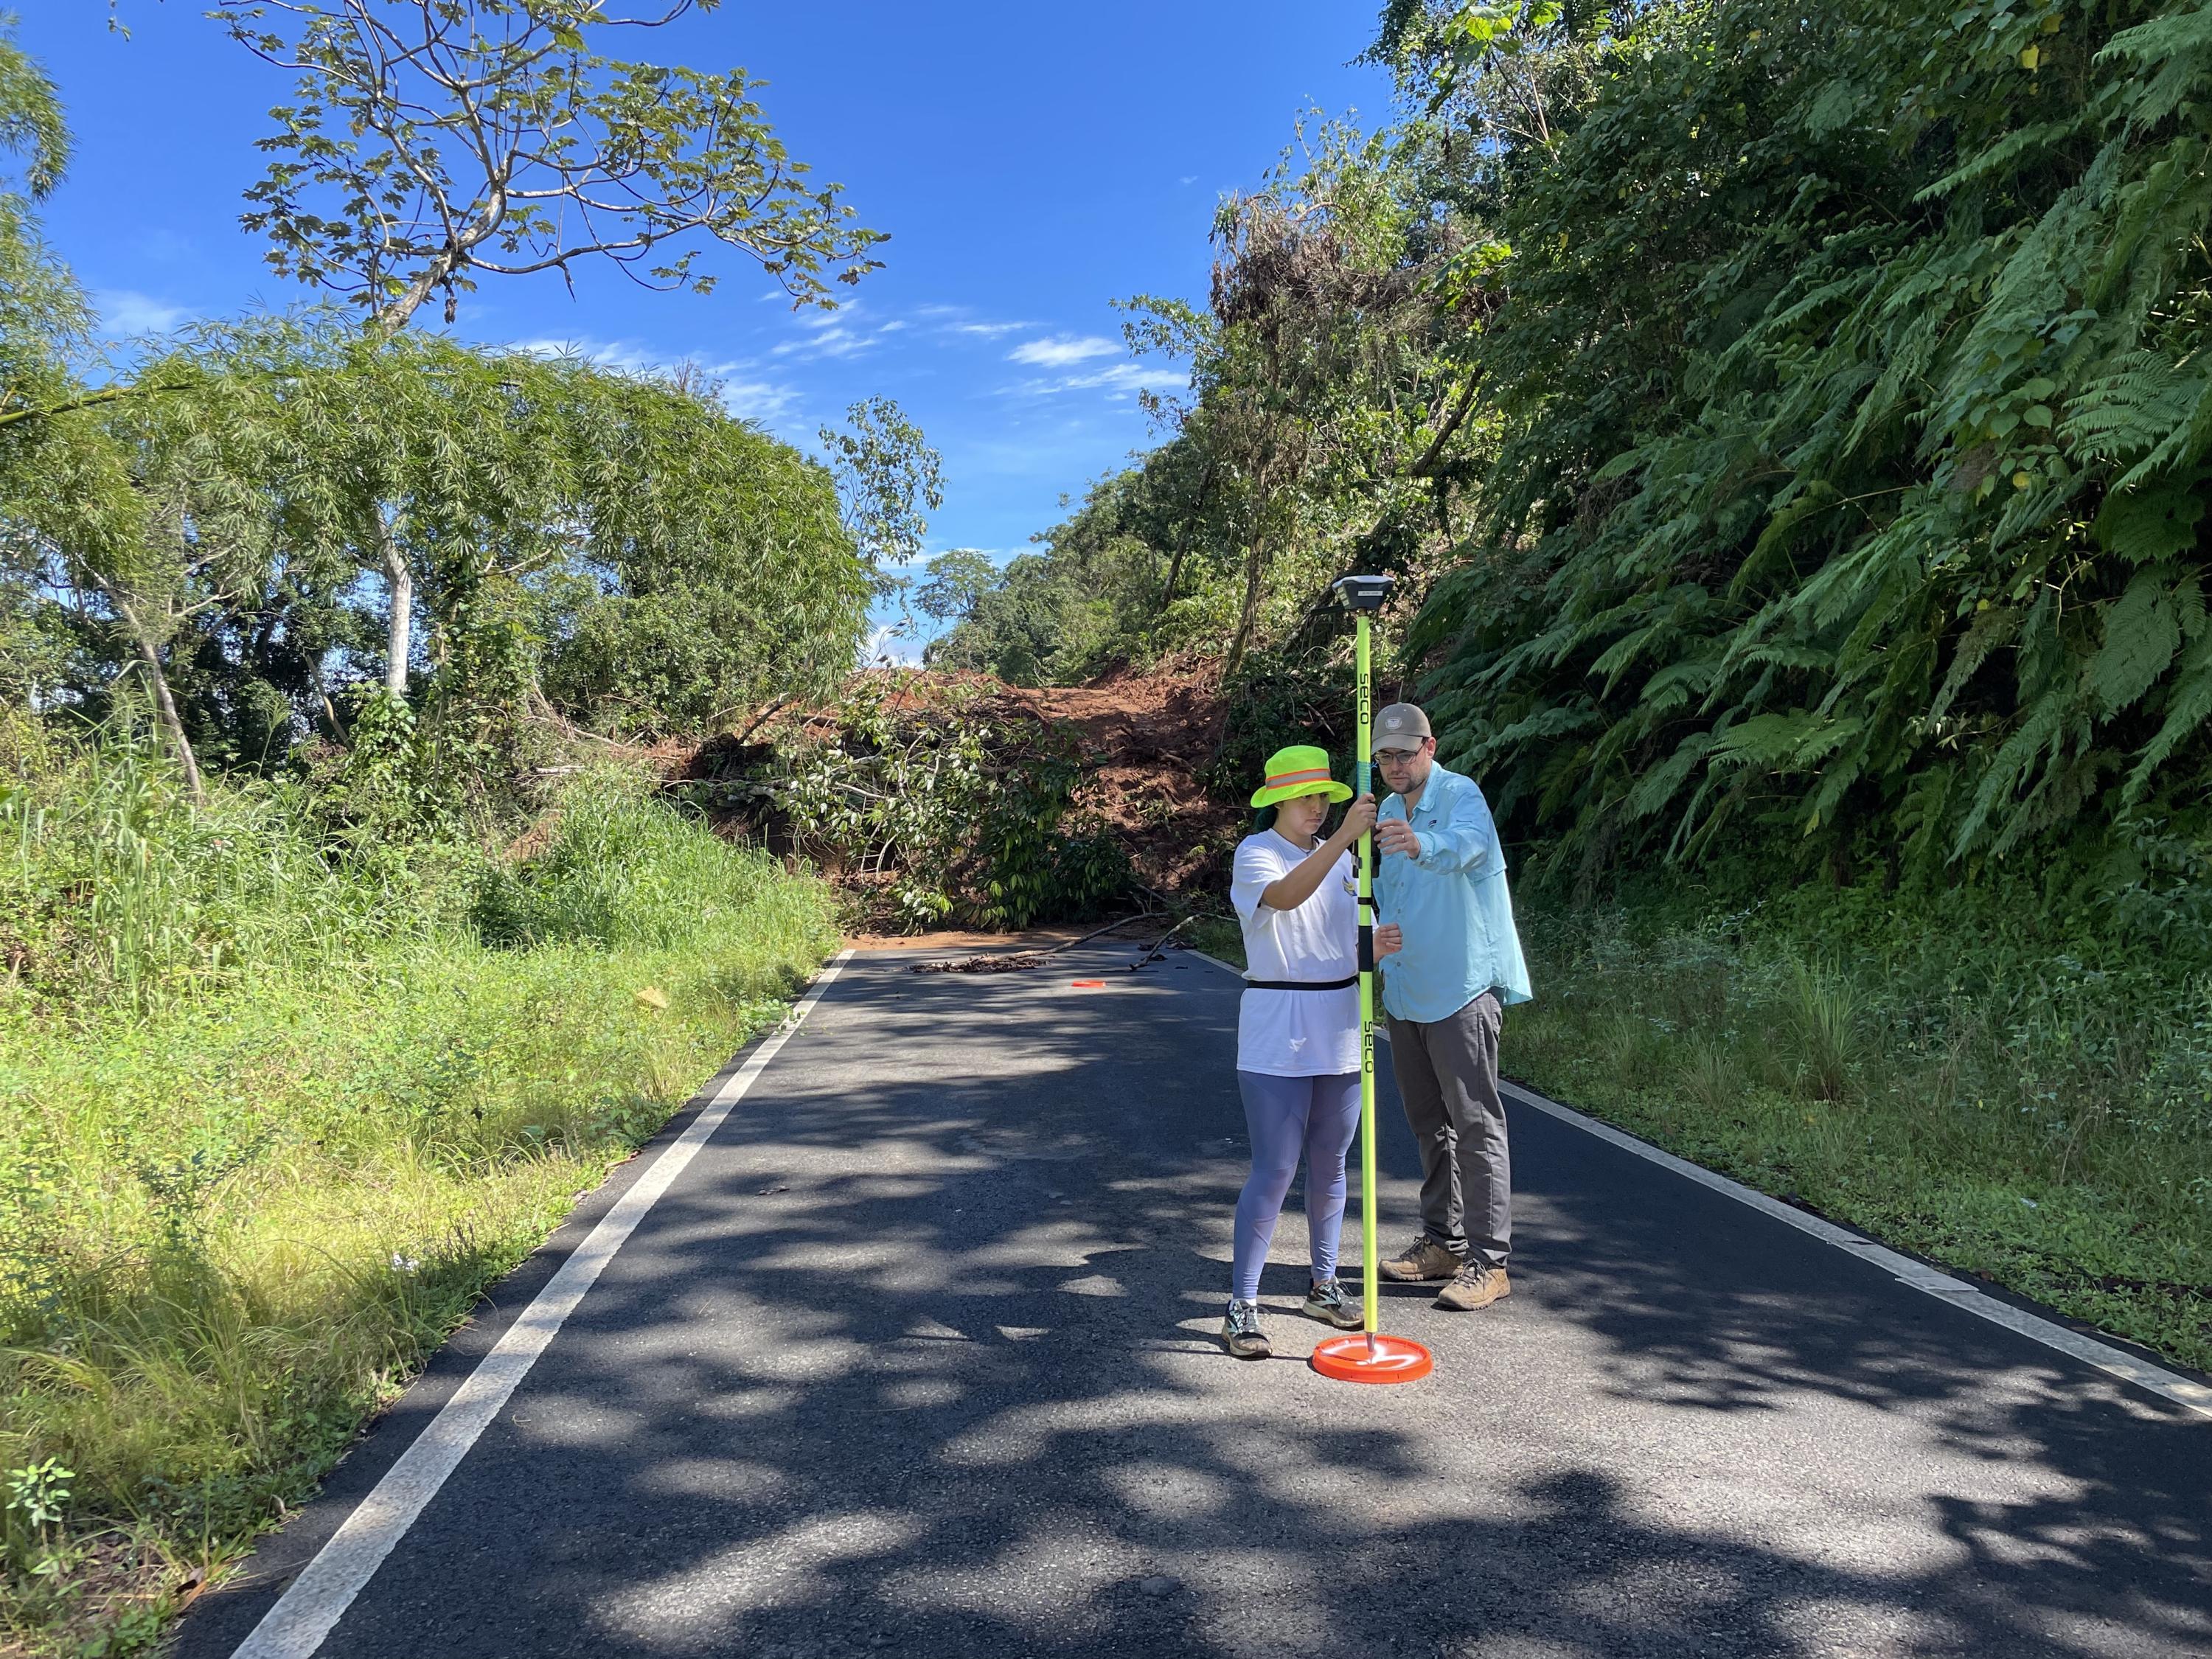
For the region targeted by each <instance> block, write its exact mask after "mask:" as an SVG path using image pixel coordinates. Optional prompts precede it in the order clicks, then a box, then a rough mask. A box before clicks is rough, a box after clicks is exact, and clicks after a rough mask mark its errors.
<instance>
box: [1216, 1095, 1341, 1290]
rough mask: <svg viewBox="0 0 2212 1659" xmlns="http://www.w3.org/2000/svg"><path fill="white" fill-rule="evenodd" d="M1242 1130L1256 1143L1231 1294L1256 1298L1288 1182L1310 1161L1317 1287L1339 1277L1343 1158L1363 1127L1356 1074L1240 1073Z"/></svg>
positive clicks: (1310, 1227) (1309, 1222)
mask: <svg viewBox="0 0 2212 1659" xmlns="http://www.w3.org/2000/svg"><path fill="white" fill-rule="evenodd" d="M1237 1091H1238V1092H1239V1093H1241V1094H1242V1095H1243V1097H1244V1124H1245V1127H1246V1128H1247V1129H1248V1130H1249V1132H1250V1135H1251V1140H1252V1173H1251V1174H1250V1175H1249V1176H1246V1177H1245V1181H1244V1190H1243V1194H1240V1195H1239V1196H1238V1198H1237V1256H1236V1263H1237V1265H1236V1273H1235V1280H1234V1287H1233V1288H1232V1289H1231V1291H1230V1294H1231V1296H1233V1297H1236V1299H1237V1301H1239V1302H1253V1301H1257V1300H1258V1299H1259V1295H1260V1269H1261V1267H1264V1266H1265V1265H1266V1264H1267V1245H1268V1243H1269V1241H1270V1240H1272V1239H1273V1237H1274V1236H1275V1218H1276V1217H1277V1216H1278V1215H1279V1214H1281V1213H1282V1209H1283V1200H1284V1199H1285V1198H1286V1197H1288V1196H1289V1195H1290V1191H1291V1177H1292V1176H1295V1175H1297V1172H1298V1157H1299V1154H1300V1153H1301V1152H1303V1153H1304V1156H1305V1160H1306V1234H1307V1237H1310V1239H1311V1240H1312V1241H1313V1276H1314V1278H1315V1279H1316V1281H1318V1280H1321V1279H1332V1278H1334V1277H1335V1274H1336V1240H1337V1235H1338V1234H1339V1233H1340V1232H1341V1231H1343V1228H1344V1154H1345V1152H1346V1148H1348V1147H1349V1146H1351V1145H1352V1135H1353V1134H1354V1133H1357V1131H1358V1128H1359V1073H1357V1072H1345V1073H1340V1075H1338V1076H1334V1077H1270V1076H1268V1075H1267V1073H1264V1072H1239V1073H1237Z"/></svg>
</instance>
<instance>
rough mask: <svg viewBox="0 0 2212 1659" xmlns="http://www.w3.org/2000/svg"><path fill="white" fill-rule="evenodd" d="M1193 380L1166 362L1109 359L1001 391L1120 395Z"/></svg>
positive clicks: (1163, 389) (1010, 395)
mask: <svg viewBox="0 0 2212 1659" xmlns="http://www.w3.org/2000/svg"><path fill="white" fill-rule="evenodd" d="M1189 380H1190V376H1189V374H1187V373H1186V372H1185V371H1183V370H1182V369H1179V368H1171V367H1170V366H1168V365H1166V364H1164V363H1162V364H1152V363H1109V364H1108V365H1107V366H1106V367H1105V368H1094V369H1090V370H1087V371H1085V373H1083V374H1062V375H1060V376H1059V377H1058V378H1057V379H1054V380H1023V381H1021V382H1019V383H1018V384H1016V385H1014V386H1001V387H1000V388H999V395H1000V397H1002V398H1049V397H1053V396H1055V395H1057V394H1058V393H1060V392H1110V393H1112V394H1114V395H1115V396H1117V397H1118V396H1121V395H1122V394H1124V393H1127V392H1135V391H1138V390H1139V389H1149V390H1152V391H1155V392H1171V391H1175V390H1176V389H1178V388H1180V387H1182V386H1186V385H1188V383H1189Z"/></svg>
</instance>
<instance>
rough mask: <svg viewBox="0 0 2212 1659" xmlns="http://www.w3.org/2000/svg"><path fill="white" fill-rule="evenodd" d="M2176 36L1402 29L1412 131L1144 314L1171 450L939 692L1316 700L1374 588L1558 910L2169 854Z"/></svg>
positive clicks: (2182, 351) (2196, 480)
mask: <svg viewBox="0 0 2212 1659" xmlns="http://www.w3.org/2000/svg"><path fill="white" fill-rule="evenodd" d="M2208 41H2212V35H2209V34H2208V33H2206V31H2205V28H2204V25H2203V13H2202V12H2201V10H2199V9H2191V8H2189V7H2186V6H2182V5H2171V4H2169V5H2159V4H2155V3H2148V0H2137V3H2134V4H2124V5H2119V6H2115V7H2107V8H2104V9H2098V10H2093V11H2088V12H2082V11H2078V10H2075V9H2069V8H2066V7H2063V6H2061V5H2057V4H2055V3H2049V0H1972V3H1966V4H1962V5H1960V6H1959V7H1957V8H1955V9H1951V10H1949V11H1947V12H1944V13H1942V14H1941V15H1932V14H1930V13H1929V11H1928V10H1927V9H1925V8H1923V7H1920V6H1916V5H1910V4H1906V3H1903V0H1853V3H1848V4H1845V5H1844V6H1841V7H1832V8H1828V9H1824V10H1822V11H1821V12H1820V14H1819V15H1817V16H1814V15H1806V14H1803V13H1802V12H1799V11H1793V10H1790V9H1787V8H1779V9H1778V8H1776V7H1774V6H1771V5H1767V4H1762V3H1751V4H1747V5H1737V6H1731V7H1728V8H1720V7H1716V6H1712V5H1710V4H1706V3H1702V0H1669V3H1664V4H1655V5H1650V6H1644V7H1633V6H1628V7H1622V8H1619V9H1613V10H1610V11H1604V10H1588V9H1573V8H1570V9H1567V10H1565V11H1561V10H1560V9H1559V8H1557V7H1555V6H1552V5H1548V4H1531V5H1528V6H1521V5H1516V4H1508V5H1492V4H1486V3H1465V0H1430V3H1421V0H1400V3H1395V4H1394V5H1392V6H1391V7H1390V8H1389V9H1388V11H1387V12H1386V14H1385V17H1384V26H1383V35H1382V39H1381V41H1380V42H1379V44H1378V46H1377V48H1376V54H1377V56H1378V57H1379V58H1382V59H1383V60H1384V61H1386V62H1387V63H1389V64H1391V65H1392V66H1393V67H1394V69H1395V70H1396V71H1397V73H1398V75H1399V77H1400V85H1401V90H1402V91H1403V93H1404V94H1405V103H1404V110H1403V113H1402V117H1401V121H1400V122H1399V124H1398V125H1396V126H1395V127H1393V128H1391V129H1390V130H1389V131H1387V132H1385V133H1383V134H1382V135H1379V136H1377V137H1374V138H1372V139H1366V140H1362V139H1359V138H1358V137H1357V136H1356V135H1352V134H1349V133H1346V132H1342V131H1334V130H1331V131H1326V132H1324V133H1322V134H1321V135H1320V137H1318V139H1317V140H1316V142H1315V143H1313V144H1312V145H1311V146H1310V148H1309V149H1307V151H1306V152H1305V153H1304V155H1300V156H1298V157H1296V158H1294V161H1293V162H1292V163H1291V164H1289V165H1286V167H1285V168H1284V169H1283V170H1282V172H1280V173H1279V174H1278V176H1277V177H1276V178H1275V179H1274V180H1273V182H1272V183H1271V184H1270V185H1269V186H1268V187H1267V189H1266V190H1265V191H1262V192H1261V193H1260V194H1259V195H1257V196H1255V197H1248V198H1243V199H1239V200H1235V201H1231V203H1229V204H1226V206H1225V209H1224V210H1223V214H1222V216H1221V219H1220V222H1219V224H1218V231H1217V237H1216V242H1217V246H1218V250H1219V254H1218V263H1217V265H1216V270H1215V279H1214V286H1213V292H1212V303H1211V307H1210V308H1209V309H1208V310H1206V311H1204V312H1200V311H1198V310H1196V309H1194V308H1193V307H1187V306H1181V305H1177V304H1175V303H1173V302H1166V301H1143V302H1139V307H1138V320H1137V321H1136V322H1134V323H1133V325H1132V329H1131V334H1132V339H1133V343H1136V344H1137V345H1139V347H1140V348H1146V347H1152V346H1172V347H1175V348H1177V349H1182V350H1185V351H1187V352H1188V353H1189V354H1190V355H1191V356H1192V359H1193V362H1194V373H1193V379H1192V387H1191V392H1190V394H1189V396H1188V398H1187V399H1184V400H1181V401H1176V402H1169V403H1164V404H1162V405H1161V412H1162V414H1163V415H1164V417H1166V418H1168V419H1170V421H1171V422H1173V424H1174V425H1175V427H1176V437H1175V440H1174V441H1173V442H1172V443H1171V444H1170V445H1168V446H1167V447H1164V448H1163V449H1161V450H1159V451H1158V452H1156V453H1154V454H1153V455H1152V457H1151V458H1150V459H1148V460H1147V461H1146V465H1145V466H1144V467H1143V468H1142V469H1140V470H1139V471H1138V472H1136V473H1134V474H1132V475H1129V476H1127V477H1122V478H1118V479H1115V480H1112V481H1110V482H1109V483H1108V484H1107V485H1104V486H1102V487H1101V488H1100V489H1099V490H1097V491H1096V492H1094V495H1093V497H1092V499H1091V501H1090V502H1089V503H1087V504H1086V506H1085V510H1084V513H1081V514H1079V516H1078V518H1077V520H1074V521H1073V524H1072V525H1071V526H1066V527H1063V529H1062V530H1061V531H1059V532H1054V534H1053V535H1052V537H1051V538H1049V540H1048V547H1047V550H1045V551H1044V552H1043V553H1042V554H1040V555H1037V556H1033V557H1032V559H1030V560H1024V561H1019V562H1017V563H1016V564H1015V565H1014V566H1013V567H1012V568H1010V569H1009V570H1007V571H1006V573H1004V575H1003V577H1002V578H1001V580H1000V581H999V582H998V583H997V584H996V585H991V584H983V585H981V586H980V588H979V589H978V591H977V592H975V596H974V598H973V599H972V602H971V603H970V604H969V606H968V607H967V610H966V612H965V617H966V619H965V620H964V621H963V622H962V623H961V624H960V625H959V627H957V629H955V630H954V631H953V632H952V633H951V635H948V636H947V638H946V639H945V641H944V642H943V643H942V644H941V645H940V647H939V653H940V655H941V656H942V657H943V658H944V659H946V660H958V661H963V662H974V663H976V664H979V665H981V664H989V665H994V666H998V667H1000V668H1002V669H1004V670H1006V671H1014V672H1017V673H1019V674H1021V675H1022V676H1023V677H1024V678H1030V677H1035V678H1066V677H1068V676H1072V675H1076V674H1079V673H1081V672H1083V671H1085V670H1086V669H1088V668H1091V667H1092V666H1095V665H1097V663H1099V662H1101V661H1105V660H1109V659H1115V658H1116V657H1134V658H1139V659H1141V658H1144V657H1146V656H1149V655H1152V654H1157V653H1158V652H1160V651H1162V650H1164V649H1168V648H1174V647H1189V646H1195V647H1200V648H1201V649H1213V650H1219V651H1222V652H1224V653H1225V654H1226V657H1227V658H1228V659H1229V664H1230V665H1231V667H1232V668H1233V667H1235V666H1236V665H1237V659H1239V658H1240V657H1241V656H1242V654H1243V652H1244V650H1245V649H1247V648H1248V647H1249V646H1252V645H1257V646H1258V647H1261V648H1262V649H1265V650H1267V651H1270V652H1277V653H1280V652H1285V651H1287V652H1289V653H1291V654H1292V655H1293V656H1297V655H1302V654H1304V653H1307V652H1309V651H1310V650H1311V649H1312V648H1313V647H1314V646H1315V645H1316V644H1317V643H1320V642H1322V641H1325V640H1326V638H1327V636H1328V635H1329V633H1330V632H1331V631H1332V629H1333V627H1334V624H1332V623H1331V622H1330V621H1329V619H1328V616H1327V613H1326V611H1323V610H1322V608H1321V605H1320V598H1321V594H1322V588H1323V586H1324V585H1325V583H1326V581H1327V580H1328V577H1330V576H1332V575H1334V574H1336V573H1337V572H1339V571H1340V570H1343V569H1345V568H1352V567H1356V566H1375V567H1380V568H1386V569H1389V570H1392V571H1394V572H1395V573H1396V574H1400V575H1401V576H1403V577H1405V578H1407V579H1408V586H1407V598H1408V599H1410V600H1413V601H1417V602H1418V604H1419V612H1418V617H1417V618H1413V619H1408V618H1407V617H1404V615H1403V613H1402V612H1401V615H1400V617H1398V619H1397V620H1398V621H1400V622H1401V623H1405V622H1407V621H1409V620H1410V625H1409V626H1406V627H1404V628H1402V629H1401V632H1400V637H1401V638H1402V639H1403V640H1404V641H1405V642H1406V646H1407V651H1408V653H1409V656H1408V663H1409V665H1410V666H1411V667H1412V668H1413V671H1415V672H1416V674H1417V676H1418V677H1419V679H1420V680H1421V683H1422V684H1423V686H1424V687H1425V691H1426V693H1427V695H1428V696H1430V698H1431V702H1432V703H1433V706H1434V712H1435V713H1436V714H1437V715H1438V716H1440V717H1441V720H1442V721H1443V750H1444V752H1445V755H1446V757H1447V758H1448V759H1451V760H1454V761H1455V762H1456V763H1460V764H1462V765H1463V766H1466V767H1468V768H1470V769H1474V770H1475V771H1477V772H1478V773H1480V775H1481V776H1482V777H1483V779H1484V780H1485V781H1486V784H1487V786H1488V787H1489V788H1490V791H1491V794H1492V799H1493V802H1494V804H1495V805H1497V806H1498V809H1499V811H1500V813H1501V816H1502V817H1503V818H1504V821H1505V822H1506V823H1508V824H1509V826H1510V827H1511V829H1512V830H1513V831H1514V832H1515V833H1516V835H1518V836H1522V837H1525V838H1527V839H1528V840H1529V841H1530V842H1532V844H1533V845H1534V847H1535V848H1536V849H1537V857H1538V859H1539V860H1540V861H1541V863H1542V864H1543V865H1544V866H1546V867H1547V868H1548V869H1552V870H1554V871H1565V872H1576V871H1581V872H1585V873H1595V872H1599V871H1602V870H1604V869H1607V868H1610V867H1614V866H1620V865H1621V864H1624V863H1627V862H1632V861H1637V860H1643V859H1645V858H1650V857H1661V858H1671V859H1674V860H1687V861H1696V860H1703V859H1705V858H1708V857H1711V856H1713V855H1716V854H1735V853H1736V852H1739V851H1741V850H1742V849H1744V848H1763V849H1770V850H1772V851H1775V852H1779V853H1783V854H1787V855H1790V856H1798V855H1800V854H1802V855H1804V856H1808V857H1814V856H1817V857H1818V858H1820V859H1821V860H1825V861H1826V863H1827V865H1828V866H1830V867H1831V868H1832V870H1833V871H1834V872H1837V873H1838V874H1848V873H1850V872H1855V871H1861V870H1871V871H1872V872H1875V873H1876V874H1878V875H1881V876H1882V877H1883V878H1887V879H1894V878H1897V877H1898V876H1899V875H1902V874H1906V873H1908V872H1911V873H1917V874H1920V875H1923V876H1926V877H1928V878H1936V877H1938V876H1939V875H1941V874H1942V872H1948V871H1952V870H1955V869H1958V868H1962V867H1963V868H1966V869H1968V870H1970V871H1973V870H1979V869H1980V868H1982V867H1983V866H1984V863H1985V862H1986V861H1987V860H1989V859H1990V858H1991V857H2002V856H2003V855H2006V854H2012V853H2015V852H2019V851H2021V850H2024V849H2026V848H2028V847H2030V846H2032V845H2041V846H2044V847H2045V848H2048V847H2051V846H2055V845H2059V844H2068V845H2070V846H2072V847H2074V848H2075V849H2076V850H2078V851H2080V852H2081V853H2082V854H2084V855H2087V854H2092V853H2101V851H2103V850H2105V849H2110V848H2118V849H2120V851H2119V854H2118V855H2119V856H2120V858H2121V860H2122V862H2123V864H2124V866H2126V868H2128V869H2130V870H2132V869H2135V868H2136V867H2137V861H2136V854H2134V852H2133V851H2131V850H2130V837H2131V836H2134V835H2135V834H2136V830H2134V829H2130V830H2127V831H2125V832H2121V833H2109V832H2112V830H2113V826H2116V825H2121V824H2128V825H2138V824H2142V825H2152V824H2154V825H2157V826H2160V827H2159V828H2157V829H2156V830H2155V831H2154V834H2155V836H2159V837H2163V838H2165V839H2166V842H2169V843H2171V842H2172V837H2173V836H2177V835H2178V836H2182V837H2185V838H2188V839H2191V840H2194V839H2195V838H2197V836H2200V835H2201V832H2202V826H2201V825H2200V824H2199V823H2197V817H2195V815H2194V814H2195V804H2196V803H2197V800H2198V799H2200V798H2201V797H2202V795H2203V790H2204V784H2205V782H2206V761H2207V754H2208V751H2207V747H2206V744H2205V743H2204V740H2203V732H2204V729H2205V726H2206V721H2207V718H2208V716H2212V630H2208V629H2207V627H2206V625H2205V623H2204V615H2205V611H2204V596H2203V592H2202V591H2201V588H2202V580H2203V562H2204V560H2203V544H2202V540H2201V536H2200V532H2201V529H2202V526H2203V517H2204V504H2205V499H2206V494H2207V490H2208V488H2212V483H2208V478H2209V477H2212V474H2208V469H2207V458H2208V454H2212V421H2208V420H2207V418H2206V416H2205V415H2204V412H2203V411H2204V410H2205V409H2206V408H2207V407H2212V404H2208V403H2207V400H2206V394H2205V392H2204V385H2203V381H2204V374H2205V372H2206V371H2205V370H2204V368H2203V361H2202V359H2203V348H2204V333H2203V331H2204V330H2205V328H2206V326H2207V324H2208V313H2207V303H2208V301H2207V298H2206V295H2207V283H2208V276H2212V272H2208V267H2207V264H2206V255H2205V252H2204V248H2205V232H2206V228H2207V223H2208V215H2212V188H2208V186H2207V184H2206V179H2207V176H2208V175H2207V173H2206V172H2205V169H2204V168H2203V165H2202V157H2203V147H2204V143H2205V140H2206V137H2207V130H2206V119H2207V118H2206V116H2205V111H2206V109H2207V108H2208V107H2212V100H2208V99H2207V96H2206V93H2207V91H2208V77H2212V48H2208V46H2207V42H2208ZM1194 478H1206V479H1209V480H1210V482H1209V483H1207V484H1206V485H1205V486H1204V487H1203V488H1194V487H1184V486H1182V485H1181V484H1176V485H1175V486H1174V487H1171V481H1183V480H1190V479H1194ZM1147 500H1159V501H1163V502H1164V503H1166V504H1167V506H1166V510H1165V511H1164V513H1158V514H1155V515H1152V516H1151V517H1136V516H1133V515H1132V514H1131V513H1129V511H1128V508H1127V505H1126V503H1127V502H1129V501H1147ZM1117 538H1121V539H1117ZM1186 544H1187V545H1186ZM1109 550H1110V551H1111V553H1112V556H1107V555H1108V553H1109ZM1170 559H1176V561H1177V562H1179V565H1180V567H1181V569H1182V573H1183V580H1184V584H1185V585H1184V586H1183V587H1182V593H1181V597H1179V598H1177V599H1175V600H1174V601H1173V603H1174V605H1179V606H1181V607H1182V608H1183V611H1184V612H1185V615H1186V616H1187V617H1189V618H1190V619H1191V621H1192V622H1193V623H1194V624H1195V625H1194V626H1191V627H1188V628H1186V629H1182V630H1176V629H1170V628H1167V627H1166V626H1164V623H1165V618H1166V617H1167V614H1168V611H1169V608H1170V607H1169V605H1168V603H1167V602H1166V600H1165V599H1164V596H1163V592H1162V588H1163V580H1162V574H1161V573H1162V570H1163V568H1164V566H1165V565H1166V564H1167V562H1169V561H1170ZM1200 592H1205V594H1206V599H1205V600H1204V601H1202V602H1201V601H1200V600H1199V599H1197V597H1196V596H1197V595H1198V594H1199V593H1200ZM1052 629H1058V630H1059V635H1060V639H1059V641H1053V642H1052V644H1051V647H1050V648H1047V647H1045V645H1043V644H1042V643H1040V641H1045V640H1047V639H1048V635H1049V633H1050V631H1051V630H1052ZM1060 641H1065V643H1061V642H1060Z"/></svg>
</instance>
